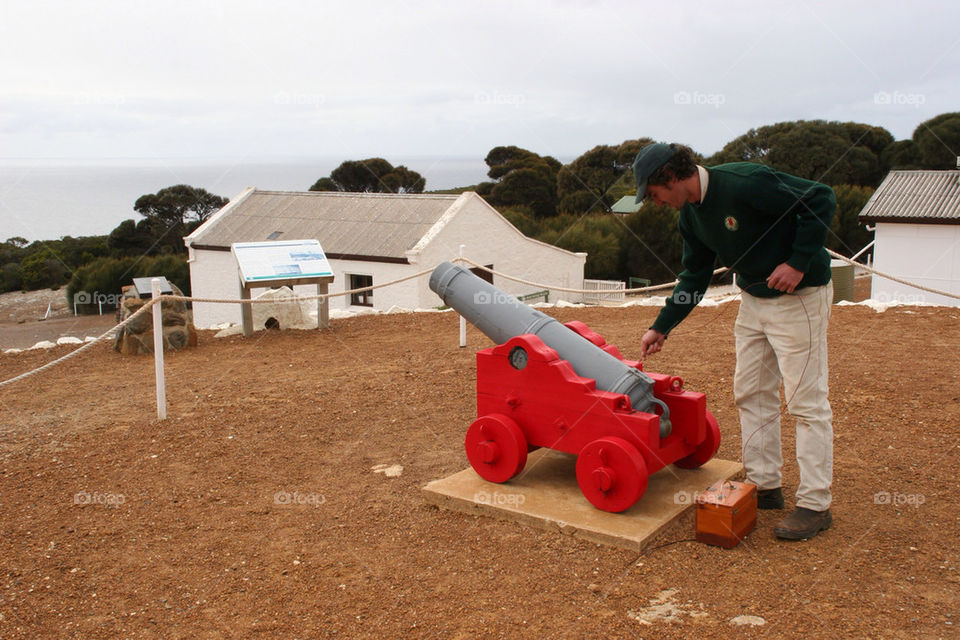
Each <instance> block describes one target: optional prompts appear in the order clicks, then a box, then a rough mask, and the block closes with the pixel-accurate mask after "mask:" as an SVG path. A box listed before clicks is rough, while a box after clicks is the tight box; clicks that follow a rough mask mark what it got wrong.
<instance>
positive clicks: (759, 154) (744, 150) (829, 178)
mask: <svg viewBox="0 0 960 640" xmlns="http://www.w3.org/2000/svg"><path fill="white" fill-rule="evenodd" d="M892 143H893V136H892V135H891V134H890V132H889V131H887V130H886V129H883V128H882V127H874V126H871V125H867V124H862V123H858V122H826V121H824V120H810V121H806V120H797V121H795V122H778V123H776V124H772V125H767V126H764V127H760V128H759V129H751V130H749V131H748V132H747V133H745V134H743V135H741V136H739V137H737V138H735V139H734V140H732V141H730V142H729V143H727V144H726V145H725V146H724V147H723V149H721V150H720V151H718V152H717V153H715V154H714V155H713V156H712V157H711V158H710V159H709V160H707V164H708V165H715V164H723V163H726V162H744V161H746V162H760V163H762V164H766V165H769V166H771V167H773V168H774V169H777V170H779V171H784V172H786V173H790V174H793V175H796V176H799V177H801V178H807V179H809V180H817V181H819V182H824V183H826V184H830V185H834V184H857V185H862V186H871V187H876V186H877V185H878V184H880V180H882V179H883V174H884V165H883V163H882V162H881V157H882V156H883V153H884V151H885V150H886V148H887V147H888V146H890V145H891V144H892Z"/></svg>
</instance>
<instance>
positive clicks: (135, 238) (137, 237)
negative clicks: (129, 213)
mask: <svg viewBox="0 0 960 640" xmlns="http://www.w3.org/2000/svg"><path fill="white" fill-rule="evenodd" d="M155 241H156V238H154V236H153V233H152V230H151V224H150V220H148V219H146V218H145V219H143V220H141V221H140V222H135V221H134V220H124V221H123V222H121V223H120V224H119V225H117V227H116V228H115V229H114V230H113V231H111V232H110V235H109V236H107V246H108V247H109V248H110V253H111V254H112V255H113V256H115V257H119V256H141V255H148V254H149V253H151V249H152V248H153V245H154V242H155Z"/></svg>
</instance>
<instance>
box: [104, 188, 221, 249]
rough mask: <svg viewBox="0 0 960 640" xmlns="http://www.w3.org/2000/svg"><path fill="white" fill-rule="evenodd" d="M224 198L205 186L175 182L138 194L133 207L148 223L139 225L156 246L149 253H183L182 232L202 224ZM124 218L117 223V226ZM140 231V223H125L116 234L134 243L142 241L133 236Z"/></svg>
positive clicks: (185, 232)
mask: <svg viewBox="0 0 960 640" xmlns="http://www.w3.org/2000/svg"><path fill="white" fill-rule="evenodd" d="M227 202H229V201H228V200H227V199H226V198H222V197H220V196H218V195H214V194H212V193H210V192H208V191H207V190H206V189H200V188H197V187H191V186H190V185H186V184H178V185H174V186H172V187H166V188H165V189H161V190H160V191H157V192H156V193H149V194H146V195H142V196H140V197H139V198H137V201H136V202H135V203H134V205H133V209H134V211H136V212H137V213H139V214H141V215H142V216H144V218H146V220H147V221H148V225H146V226H145V227H144V228H143V229H142V232H143V233H146V232H149V234H150V236H151V237H152V238H153V242H152V243H150V246H151V247H154V248H155V249H156V250H155V251H152V252H153V253H159V252H163V251H172V252H175V253H185V252H186V247H185V246H184V244H183V236H185V235H187V234H188V233H189V231H190V230H191V229H195V228H196V227H197V226H198V225H200V224H203V223H204V222H205V221H206V220H207V218H209V217H210V216H211V215H212V214H213V213H214V212H215V211H217V210H219V209H220V208H221V207H223V206H225V205H226V204H227ZM125 222H126V221H125ZM125 222H124V223H121V226H122V225H124V224H125ZM118 228H119V227H118ZM114 231H116V229H115V230H114ZM140 231H141V229H140V225H137V227H136V228H135V229H134V230H131V229H130V228H129V225H127V226H126V227H125V229H124V230H123V231H121V232H120V234H121V235H124V236H126V237H127V238H128V240H129V241H130V242H132V243H133V244H137V245H138V244H142V243H141V242H139V240H138V239H137V238H138V237H139V233H140ZM111 235H112V234H111ZM134 236H137V238H135V237H134ZM121 244H123V242H122V241H121Z"/></svg>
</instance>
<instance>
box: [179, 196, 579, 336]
mask: <svg viewBox="0 0 960 640" xmlns="http://www.w3.org/2000/svg"><path fill="white" fill-rule="evenodd" d="M304 239H316V240H319V242H320V244H321V246H322V247H323V249H324V252H325V253H326V255H327V258H328V260H329V261H330V266H331V267H332V269H333V273H334V277H335V280H334V282H333V284H332V285H330V292H331V293H337V292H342V291H346V290H349V289H356V288H360V287H365V286H370V285H378V284H382V283H385V282H389V281H391V280H396V279H399V278H403V277H404V276H408V275H412V274H414V273H417V272H419V271H423V270H424V269H429V268H431V267H434V266H436V265H437V264H439V263H440V262H443V261H444V260H452V259H454V258H456V257H457V256H458V255H459V253H460V245H465V247H464V250H463V255H464V256H465V257H467V258H469V259H471V260H474V261H475V262H478V263H480V264H483V265H485V266H487V267H489V268H491V269H495V270H497V271H500V272H502V273H507V274H510V275H514V276H517V277H520V278H523V279H525V280H529V281H531V282H540V283H546V284H550V285H554V286H558V287H564V288H573V289H580V288H582V286H583V267H584V263H585V261H586V254H585V253H572V252H570V251H566V250H564V249H560V248H558V247H554V246H553V245H549V244H546V243H543V242H540V241H538V240H533V239H531V238H528V237H526V236H525V235H523V234H522V233H520V231H519V230H517V228H516V227H514V226H513V225H512V224H510V223H509V222H508V221H507V220H506V219H505V218H504V217H503V216H501V215H500V214H499V213H498V212H497V210H496V209H494V208H493V207H491V206H490V205H489V204H487V202H486V201H485V200H484V199H483V198H481V197H480V196H478V195H477V194H476V193H473V192H466V193H463V194H461V195H428V194H402V195H398V194H384V193H337V192H318V191H305V192H299V191H260V190H257V189H254V188H249V189H247V190H245V191H244V192H242V193H241V194H240V195H238V196H237V197H236V198H234V199H233V200H231V201H230V203H229V204H227V205H226V206H225V207H223V208H222V209H221V210H220V211H218V212H217V213H216V214H214V215H213V216H211V218H210V219H209V220H207V221H206V222H205V223H204V224H202V225H201V226H200V227H198V228H197V229H196V230H195V231H194V232H193V233H191V234H190V235H189V236H187V237H186V238H184V242H185V243H186V245H187V249H188V252H189V265H190V285H191V290H192V293H193V295H194V296H196V297H203V298H239V296H240V280H239V276H238V272H237V264H236V261H235V259H234V257H233V254H232V253H231V252H230V245H231V244H233V243H234V242H256V241H263V240H304ZM478 275H481V276H482V277H488V275H487V274H485V273H480V272H478ZM428 278H429V277H428V276H423V277H421V278H416V279H413V280H408V281H406V282H403V283H401V284H397V285H393V286H390V287H386V288H383V289H375V290H374V291H372V292H370V293H361V294H353V295H351V296H339V297H336V298H331V299H330V309H331V310H334V309H351V310H355V311H356V310H362V309H371V308H372V309H377V310H381V311H386V310H388V309H390V308H391V307H394V306H397V307H403V308H407V309H422V308H432V307H437V306H439V305H441V304H442V302H441V301H440V299H439V298H438V297H437V295H436V294H435V293H433V292H432V291H431V290H430V288H429V286H428ZM493 282H494V284H495V285H496V286H497V287H499V288H501V289H503V290H504V291H506V292H508V293H512V294H515V295H524V294H529V293H534V292H535V291H536V288H535V287H532V286H529V285H524V284H518V283H515V282H512V281H509V280H506V279H502V278H498V277H497V278H493ZM264 290H265V289H264ZM264 290H254V291H252V296H253V297H254V298H255V297H257V295H259V294H260V293H262V291H264ZM297 292H298V293H302V294H303V295H314V294H315V293H316V288H315V287H313V286H306V287H303V288H302V290H301V289H300V288H298V289H297ZM549 298H550V302H555V301H557V300H579V298H580V297H579V296H578V295H572V294H565V293H562V292H559V291H550V292H549ZM193 314H194V322H195V324H196V325H197V326H198V327H211V326H214V325H218V324H222V323H226V322H233V323H239V322H240V307H239V305H234V304H217V303H203V302H198V303H195V304H194V307H193Z"/></svg>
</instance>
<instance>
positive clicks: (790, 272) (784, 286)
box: [767, 262, 803, 293]
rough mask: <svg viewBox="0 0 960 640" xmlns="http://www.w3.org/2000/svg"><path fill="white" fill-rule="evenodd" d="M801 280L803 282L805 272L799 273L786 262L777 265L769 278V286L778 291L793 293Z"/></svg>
mask: <svg viewBox="0 0 960 640" xmlns="http://www.w3.org/2000/svg"><path fill="white" fill-rule="evenodd" d="M801 280H803V271H798V270H797V269H794V268H793V267H791V266H790V265H788V264H787V263H786V262H784V263H783V264H779V265H777V268H776V269H774V270H773V273H771V274H770V275H769V276H768V277H767V286H768V287H770V288H771V289H776V290H777V291H783V292H786V293H793V290H794V289H796V288H797V285H798V284H800V281H801Z"/></svg>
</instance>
